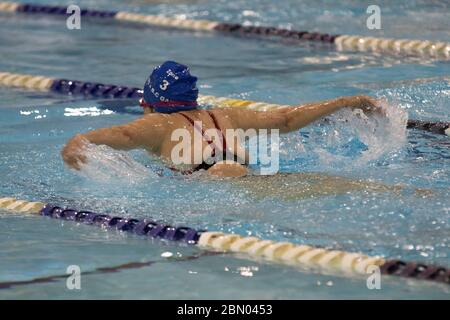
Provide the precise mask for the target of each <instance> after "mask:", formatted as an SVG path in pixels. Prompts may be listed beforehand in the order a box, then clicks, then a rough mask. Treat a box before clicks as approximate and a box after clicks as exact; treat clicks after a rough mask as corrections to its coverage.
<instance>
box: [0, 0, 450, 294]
mask: <svg viewBox="0 0 450 320" xmlns="http://www.w3.org/2000/svg"><path fill="white" fill-rule="evenodd" d="M34 2H35V3H47V4H50V3H52V2H51V1H34ZM80 5H82V6H84V7H88V8H96V9H111V8H113V9H117V10H119V9H120V10H126V11H134V10H136V11H138V12H141V13H153V14H156V13H161V14H165V15H177V14H186V15H187V17H189V18H193V19H195V18H203V19H211V20H219V21H233V22H239V23H246V22H249V23H256V24H261V25H275V26H280V27H293V28H295V29H307V30H313V31H314V30H316V31H320V32H328V33H349V34H363V35H372V31H369V30H367V29H366V28H365V27H363V26H364V22H365V20H362V18H363V17H365V15H364V12H365V4H363V3H360V2H355V1H343V2H340V3H339V4H333V5H330V4H328V3H327V2H325V1H323V2H320V1H315V2H304V3H303V2H302V3H300V4H298V3H297V1H282V2H280V3H279V4H277V5H276V6H274V5H273V4H272V3H271V1H251V2H248V1H247V2H243V1H242V2H241V1H233V2H232V3H228V2H226V1H214V2H212V1H193V2H183V1H179V2H177V3H173V2H171V3H167V4H154V3H150V4H149V3H148V2H145V1H141V2H140V1H133V2H130V3H126V4H125V3H122V2H119V1H80ZM132 5H136V6H137V7H133V6H132ZM292 8H296V9H295V10H293V9H292ZM324 8H325V9H324ZM381 8H382V10H383V12H385V13H384V15H383V30H381V31H377V32H375V34H373V35H389V36H390V37H398V38H401V37H409V33H410V29H409V27H408V26H410V25H411V24H412V23H421V21H424V20H427V21H428V20H430V19H432V20H433V21H434V22H435V23H434V24H433V25H432V26H431V25H430V26H427V25H426V24H421V29H418V28H417V29H415V32H416V34H415V35H414V38H422V39H429V40H442V41H449V39H450V33H449V30H450V28H449V21H448V17H446V11H445V10H443V9H445V4H436V3H435V4H433V5H430V4H427V2H425V1H423V2H421V1H415V2H408V4H398V3H397V4H391V3H388V2H386V3H382V4H381ZM447 9H448V8H447ZM0 27H1V30H2V31H1V32H0V43H2V46H1V47H0V50H1V51H0V52H1V57H2V60H1V61H0V70H1V71H9V72H17V73H30V74H36V75H45V76H51V77H66V78H73V79H80V80H89V81H98V82H107V83H116V84H125V85H132V86H138V87H139V86H142V84H143V82H144V80H145V78H146V77H147V76H148V73H149V72H150V71H151V68H152V66H154V65H157V64H159V63H161V62H162V61H164V60H167V59H173V60H176V61H180V62H183V63H186V64H188V65H190V66H191V69H192V72H193V73H194V74H195V75H197V76H199V79H200V91H201V92H202V93H204V94H213V95H217V96H230V97H236V98H243V99H252V100H257V101H268V102H274V103H283V104H298V103H303V102H307V101H315V100H321V99H328V98H333V97H336V96H341V95H350V94H361V93H362V94H370V95H375V96H378V97H385V98H387V99H388V100H389V102H390V104H391V105H394V104H395V105H399V107H400V108H402V109H404V110H407V113H408V116H409V118H412V119H426V120H440V121H449V120H450V119H449V118H450V113H449V111H448V110H449V105H450V100H449V95H450V84H449V74H450V72H449V71H450V67H449V64H448V62H445V61H434V60H432V59H427V58H418V57H407V58H405V57H400V56H390V55H376V54H364V53H347V52H337V51H335V50H330V48H329V47H328V46H326V45H318V44H310V43H306V44H302V45H298V43H292V42H290V41H284V40H278V41H265V40H264V39H246V38H245V39H243V38H235V37H227V36H223V35H217V34H205V33H200V32H199V33H192V32H185V31H179V30H178V31H175V30H167V29H158V28H153V29H152V28H147V27H145V28H144V27H142V26H138V25H131V24H130V25H119V24H117V23H113V22H110V21H82V30H81V31H77V30H67V29H66V27H65V22H64V20H61V19H55V18H51V17H47V16H35V17H34V16H33V17H31V16H25V15H10V14H1V15H0ZM0 94H1V97H2V101H1V102H0V108H1V110H0V112H1V117H0V132H1V135H0V159H1V164H0V173H1V177H2V179H1V189H0V195H2V196H3V195H6V196H15V197H17V198H21V199H29V200H45V201H49V202H54V203H58V204H63V205H69V206H71V207H76V208H85V209H91V210H98V211H102V212H105V211H107V212H114V213H117V214H122V215H129V216H133V217H141V218H143V217H152V218H154V219H157V220H164V221H167V222H170V223H176V224H186V225H189V226H193V227H197V228H208V229H210V230H218V231H226V232H235V233H239V234H242V235H256V236H259V237H261V238H265V239H272V240H276V241H283V240H286V241H290V242H295V243H307V244H312V245H318V246H325V247H329V248H337V249H342V250H346V251H361V252H364V253H366V254H370V255H384V256H386V257H389V258H400V259H402V260H406V261H423V262H427V263H433V264H438V265H444V266H449V265H450V258H449V252H450V250H449V236H448V235H449V227H450V225H449V221H450V219H449V216H450V200H449V199H450V197H449V196H450V189H449V187H450V183H449V177H450V171H449V163H450V149H449V140H448V137H446V136H439V135H434V134H431V133H426V132H421V131H413V130H411V131H406V130H405V129H404V128H400V127H397V126H395V124H398V123H401V121H402V117H403V116H404V115H403V114H402V113H401V112H400V111H396V112H393V114H392V115H391V122H390V123H391V124H393V125H389V124H381V125H377V124H376V122H375V121H371V122H369V124H368V126H365V125H364V124H362V123H361V122H360V121H359V120H358V119H357V118H356V117H355V116H353V115H351V114H349V113H345V112H344V113H342V114H341V115H338V116H336V117H333V118H332V119H331V121H330V122H322V123H319V124H317V125H315V126H312V127H309V128H306V129H303V130H301V132H299V133H294V134H290V135H287V136H285V137H283V138H282V144H281V150H280V154H281V159H280V160H281V171H282V172H323V173H327V174H330V175H341V176H346V177H350V178H362V179H371V180H374V181H377V182H383V183H386V184H406V185H409V186H413V187H421V188H430V189H433V190H435V194H434V195H433V196H432V197H427V196H425V197H422V196H418V195H417V194H415V193H414V192H413V191H412V190H411V188H407V189H406V190H405V191H403V192H402V193H401V195H400V196H399V195H398V194H395V193H389V192H369V191H365V192H356V193H351V194H350V193H344V194H336V195H328V196H316V197H310V196H308V197H297V198H296V197H292V198H289V197H281V196H279V195H277V196H271V194H270V192H268V193H265V194H263V195H262V196H261V194H254V193H252V192H251V190H250V191H249V190H248V189H246V188H245V187H242V186H236V185H234V184H232V183H228V182H220V183H219V182H213V181H211V182H208V183H198V181H196V180H193V179H174V178H172V177H164V178H160V177H158V176H157V175H156V174H154V173H153V170H157V169H158V168H160V167H161V166H160V165H159V164H158V162H157V161H156V159H148V158H147V157H146V155H145V154H144V153H143V152H132V153H131V156H132V157H133V159H134V160H130V162H128V164H127V163H124V162H123V161H119V160H118V159H120V157H119V153H117V152H112V151H110V150H103V149H101V150H95V154H97V155H102V154H104V155H107V156H108V157H109V159H110V160H108V161H103V163H100V161H97V162H95V161H93V164H92V166H91V167H90V169H89V170H88V171H87V172H85V175H84V176H80V175H77V174H75V173H73V172H71V171H69V170H67V169H66V168H64V166H63V163H62V160H61V158H60V154H59V152H60V150H61V148H62V146H63V145H64V143H65V142H66V141H67V140H68V139H69V138H70V137H71V136H73V135H74V134H75V133H77V132H79V131H86V130H89V129H93V128H98V127H104V126H110V125H113V124H118V123H123V122H126V121H129V120H132V119H135V118H136V117H137V115H136V114H135V113H133V112H128V113H123V112H112V113H111V112H108V111H106V109H108V108H111V107H113V106H114V105H115V102H114V101H104V99H101V100H90V99H82V98H78V97H67V96H61V95H56V94H49V93H39V92H33V91H25V90H19V89H11V88H0ZM85 108H90V109H85ZM129 110H131V111H133V110H138V109H137V108H134V109H133V108H130V109H129ZM341 119H347V121H348V122H343V121H340V120H341ZM371 128H372V129H373V128H376V129H377V132H376V134H375V135H374V136H372V135H367V134H366V132H367V131H366V130H367V129H371ZM130 163H131V164H130ZM105 166H106V167H105ZM291 183H292V184H294V183H295V182H291ZM260 184H262V185H263V186H264V185H265V182H263V181H262V182H260ZM255 187H259V188H261V186H255ZM288 187H289V186H288ZM293 187H294V186H293ZM0 221H1V226H2V232H1V233H0V240H1V241H0V248H1V250H0V257H1V258H0V271H1V272H0V277H1V278H0V282H8V281H21V280H23V281H26V280H31V279H35V278H41V277H48V276H52V275H59V274H64V273H65V270H66V268H67V266H68V265H73V264H75V265H79V266H80V267H81V269H82V271H83V272H89V271H93V270H96V269H99V268H107V267H114V266H118V265H124V264H129V263H134V262H142V263H144V264H142V265H139V264H135V265H136V266H138V265H139V266H140V267H134V268H128V269H122V270H119V271H118V272H114V273H108V272H106V271H101V270H102V269H100V271H98V272H97V273H93V274H87V275H84V276H82V290H79V291H78V290H73V291H71V290H67V289H66V286H65V281H64V280H61V279H59V280H55V281H53V282H44V283H40V284H35V283H30V284H24V285H17V286H13V287H11V288H7V289H2V290H0V297H1V298H69V299H72V298H161V299H164V298H174V299H176V298H241V299H245V298H261V299H264V298H267V299H278V298H349V297H350V298H429V299H432V298H448V296H449V295H448V294H449V291H448V288H447V287H446V286H442V285H439V284H434V283H426V282H420V281H412V280H404V279H395V278H391V277H389V278H383V282H382V290H368V289H367V287H366V284H365V280H362V279H352V278H346V277H337V276H328V275H323V274H319V273H315V272H301V271H298V270H296V269H294V268H290V267H286V266H280V265H276V264H271V263H267V262H262V261H252V260H245V259H240V258H238V257H236V256H231V255H225V254H215V255H203V256H199V257H197V255H199V253H200V251H198V250H197V249H195V248H192V247H188V246H183V245H177V244H171V243H168V242H164V241H158V240H148V239H145V240H144V239H142V238H139V237H137V236H130V235H127V234H122V233H119V232H111V231H106V230H104V229H98V228H92V227H89V226H85V225H78V224H74V223H69V222H67V223H65V222H60V221H55V220H50V219H43V218H41V217H28V216H24V215H11V214H0ZM168 252H170V253H172V254H173V256H175V257H177V256H178V257H184V258H186V257H190V256H194V258H192V259H187V260H185V261H183V260H181V261H174V259H167V258H166V256H168V255H169V254H168ZM149 261H151V262H153V263H148V264H145V262H149ZM293 279H295V281H293Z"/></svg>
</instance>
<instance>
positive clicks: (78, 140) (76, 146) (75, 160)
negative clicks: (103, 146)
mask: <svg viewBox="0 0 450 320" xmlns="http://www.w3.org/2000/svg"><path fill="white" fill-rule="evenodd" d="M88 143H89V141H87V140H86V139H85V138H84V137H83V136H82V135H80V134H77V135H76V136H74V137H73V138H72V139H70V140H69V142H68V143H67V144H66V145H65V146H64V148H63V149H62V151H61V155H62V158H63V160H64V162H65V163H66V164H67V165H68V166H69V167H70V168H73V169H75V170H80V169H81V166H82V165H83V164H85V163H86V162H87V158H86V156H85V155H84V151H85V148H86V145H87V144H88Z"/></svg>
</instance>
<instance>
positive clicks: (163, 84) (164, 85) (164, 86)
mask: <svg viewBox="0 0 450 320" xmlns="http://www.w3.org/2000/svg"><path fill="white" fill-rule="evenodd" d="M168 86H169V81H167V80H163V83H162V84H160V85H159V87H160V88H161V90H164V91H165V90H166V89H167V87H168Z"/></svg>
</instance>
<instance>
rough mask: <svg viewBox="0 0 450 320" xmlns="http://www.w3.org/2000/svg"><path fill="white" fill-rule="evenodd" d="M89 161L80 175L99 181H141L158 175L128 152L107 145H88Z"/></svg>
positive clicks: (82, 168) (87, 154)
mask: <svg viewBox="0 0 450 320" xmlns="http://www.w3.org/2000/svg"><path fill="white" fill-rule="evenodd" d="M86 156H87V163H86V164H84V165H83V166H82V167H81V171H80V175H82V176H84V177H87V178H89V179H92V180H95V181H99V182H115V181H118V180H119V181H123V182H129V183H135V182H141V181H142V180H144V179H146V178H149V177H150V178H151V177H157V175H156V174H155V173H154V172H152V171H151V170H150V169H147V168H146V167H145V166H143V165H142V164H140V163H139V162H137V161H135V160H134V159H133V158H132V157H131V156H130V155H129V154H128V153H126V152H123V151H118V150H114V149H112V148H110V147H108V146H105V145H95V144H88V145H86Z"/></svg>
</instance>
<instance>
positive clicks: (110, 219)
mask: <svg viewBox="0 0 450 320" xmlns="http://www.w3.org/2000/svg"><path fill="white" fill-rule="evenodd" d="M0 210H4V211H5V212H12V213H17V214H33V215H39V216H43V217H49V218H53V219H60V220H67V221H74V222H77V223H85V224H89V225H96V226H99V227H106V228H110V229H115V230H119V231H123V232H130V233H134V234H137V235H140V236H143V237H150V238H159V239H164V240H167V241H178V242H184V243H186V244H188V245H195V246H198V247H200V248H202V249H206V250H208V251H214V252H229V253H239V254H240V255H241V256H242V255H244V256H247V257H248V258H253V259H255V258H256V259H264V260H268V261H271V262H273V263H281V264H287V265H291V266H295V267H299V268H302V269H305V268H306V269H313V270H317V271H321V272H323V273H326V274H334V275H345V276H360V277H361V276H368V275H370V274H372V273H373V272H374V267H376V268H378V270H379V271H380V273H381V274H384V275H389V276H400V277H406V278H414V279H421V280H430V281H435V282H440V283H445V284H450V270H449V269H448V268H445V267H440V266H433V265H427V264H423V263H416V262H404V261H401V260H394V259H392V260H389V259H385V258H383V257H378V256H375V257H370V256H366V255H364V254H361V253H352V252H345V251H339V250H329V249H325V248H318V247H313V246H309V245H296V244H293V243H290V242H275V241H272V240H262V239H259V238H256V237H243V236H240V235H238V234H227V233H223V232H214V231H207V230H197V229H194V228H189V227H185V226H180V227H174V226H172V225H168V224H164V223H158V222H155V221H152V220H151V219H133V218H124V217H120V216H114V215H109V214H101V213H96V212H92V211H86V210H74V209H68V208H63V207H59V206H55V205H51V204H45V203H43V202H29V201H24V200H17V199H15V198H10V197H7V198H0Z"/></svg>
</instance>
